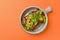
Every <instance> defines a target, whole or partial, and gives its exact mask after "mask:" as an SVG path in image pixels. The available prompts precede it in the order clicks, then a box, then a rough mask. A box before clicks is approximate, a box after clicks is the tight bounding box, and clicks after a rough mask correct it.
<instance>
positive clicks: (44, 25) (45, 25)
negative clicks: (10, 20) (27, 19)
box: [20, 6, 51, 34]
mask: <svg viewBox="0 0 60 40" xmlns="http://www.w3.org/2000/svg"><path fill="white" fill-rule="evenodd" d="M36 8H38V9H40V10H42V11H43V12H44V14H45V16H46V23H45V24H42V25H41V26H40V27H38V28H36V29H35V30H34V31H27V30H25V29H24V27H23V25H22V17H23V16H25V15H27V14H28V12H30V11H32V10H35V9H36ZM50 11H51V7H48V8H47V9H45V10H43V9H42V8H40V7H37V6H30V7H27V8H25V9H24V10H23V11H22V13H21V15H20V25H21V28H22V29H23V30H24V31H25V32H27V33H30V34H38V33H41V32H42V31H43V30H44V29H45V28H46V27H47V24H48V17H47V13H48V12H50Z"/></svg>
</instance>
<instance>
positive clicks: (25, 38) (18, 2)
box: [0, 0, 60, 40]
mask: <svg viewBox="0 0 60 40" xmlns="http://www.w3.org/2000/svg"><path fill="white" fill-rule="evenodd" d="M28 6H38V7H41V8H43V9H45V8H46V7H48V6H51V7H52V9H53V11H52V12H51V13H48V19H49V20H48V22H49V23H48V26H47V28H46V29H45V30H44V31H43V32H42V33H40V34H37V35H31V34H28V33H26V32H25V31H24V30H23V29H21V27H20V21H19V19H20V14H21V11H23V9H24V8H26V7H28ZM0 40H60V0H0Z"/></svg>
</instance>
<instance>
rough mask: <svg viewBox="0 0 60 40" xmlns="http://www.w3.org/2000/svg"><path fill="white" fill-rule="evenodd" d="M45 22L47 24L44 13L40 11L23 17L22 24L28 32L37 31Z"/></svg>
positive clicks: (37, 10)
mask: <svg viewBox="0 0 60 40" xmlns="http://www.w3.org/2000/svg"><path fill="white" fill-rule="evenodd" d="M45 22H46V16H45V14H44V12H43V11H42V10H40V9H36V10H35V11H31V12H29V13H28V15H26V16H23V17H22V23H23V25H24V29H25V30H27V31H33V30H35V29H36V27H37V25H39V24H42V23H45ZM39 27H40V26H39Z"/></svg>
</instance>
